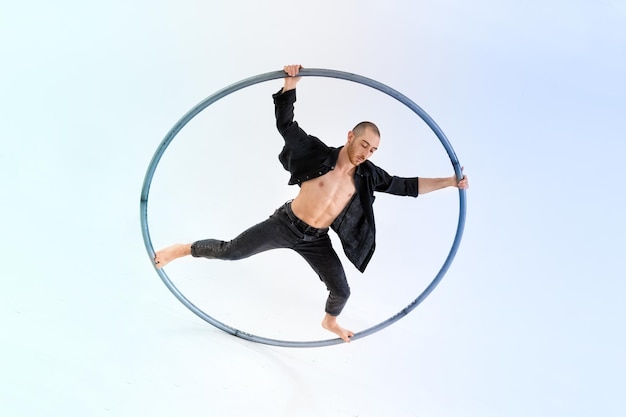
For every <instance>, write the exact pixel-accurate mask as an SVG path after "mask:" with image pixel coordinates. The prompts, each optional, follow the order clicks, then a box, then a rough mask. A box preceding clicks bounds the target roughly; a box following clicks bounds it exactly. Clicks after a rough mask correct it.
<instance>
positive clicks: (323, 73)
mask: <svg viewBox="0 0 626 417" xmlns="http://www.w3.org/2000/svg"><path fill="white" fill-rule="evenodd" d="M298 75H299V76H304V77H327V78H337V79H341V80H347V81H352V82H355V83H358V84H363V85H365V86H368V87H371V88H374V89H376V90H379V91H381V92H383V93H385V94H387V95H389V96H391V97H393V98H395V99H396V100H398V101H399V102H401V103H402V104H404V105H405V106H407V107H408V108H409V109H411V110H412V111H413V112H414V113H415V114H417V115H418V116H419V117H420V118H421V119H422V120H423V121H424V122H425V123H426V124H427V125H428V126H429V127H430V128H431V130H432V131H433V132H434V133H435V135H437V137H438V138H439V141H440V142H441V144H442V145H443V147H444V148H445V150H446V152H447V153H448V157H449V158H450V162H451V163H452V166H453V167H454V172H455V174H456V176H457V178H458V179H459V180H460V179H462V178H463V173H462V170H461V165H460V164H459V161H458V158H457V157H456V154H455V153H454V150H453V149H452V146H451V145H450V142H449V141H448V139H447V138H446V136H445V134H444V133H443V131H442V130H441V129H440V128H439V126H437V124H436V123H435V121H434V120H433V119H432V118H431V117H430V116H429V115H428V114H427V113H426V112H425V111H424V110H423V109H422V108H421V107H419V106H418V105H417V104H415V103H414V102H413V101H411V100H410V99H409V98H408V97H406V96H404V95H403V94H401V93H400V92H398V91H396V90H394V89H393V88H391V87H388V86H386V85H385V84H382V83H380V82H378V81H375V80H372V79H370V78H366V77H363V76H360V75H356V74H352V73H348V72H343V71H336V70H329V69H302V70H300V72H299V74H298ZM284 77H285V73H284V72H283V71H274V72H268V73H265V74H260V75H256V76H254V77H250V78H246V79H244V80H241V81H239V82H237V83H235V84H232V85H230V86H228V87H226V88H223V89H221V90H219V91H217V92H216V93H214V94H213V95H211V96H209V97H207V98H206V99H204V100H203V101H201V102H200V103H198V104H197V105H196V106H195V107H193V108H192V109H191V110H189V111H188V112H187V113H186V114H185V115H184V116H183V117H182V118H181V119H180V120H179V121H178V122H177V123H176V124H175V125H174V126H173V127H172V129H170V131H169V132H168V133H167V135H165V138H163V141H161V144H160V145H159V147H158V148H157V150H156V152H155V154H154V156H153V157H152V160H151V161H150V165H149V166H148V170H147V172H146V176H145V179H144V182H143V188H142V190H141V202H140V218H141V231H142V234H143V240H144V243H145V246H146V250H147V252H148V256H149V257H150V259H151V260H153V259H154V256H155V252H154V248H153V247H152V240H151V239H150V232H149V228H148V194H149V192H150V185H151V183H152V178H153V176H154V172H155V171H156V168H157V166H158V164H159V161H160V160H161V157H162V156H163V153H164V152H165V150H166V149H167V147H168V146H169V144H170V143H171V142H172V140H174V137H176V135H177V134H178V132H180V130H181V129H182V128H183V127H184V126H185V125H186V124H187V123H188V122H189V121H190V120H191V119H193V118H194V117H195V116H196V115H198V113H200V112H201V111H202V110H204V109H205V108H207V107H209V106H210V105H211V104H213V103H215V102H216V101H218V100H220V99H222V98H224V97H226V96H227V95H229V94H232V93H234V92H235V91H238V90H241V89H243V88H246V87H249V86H251V85H254V84H258V83H262V82H265V81H270V80H275V79H280V78H284ZM465 212H466V197H465V191H464V190H461V189H459V220H458V226H457V230H456V234H455V237H454V241H453V243H452V247H451V248H450V252H449V253H448V256H447V257H446V259H445V261H444V263H443V265H442V267H441V269H440V270H439V272H438V273H437V275H436V276H435V278H434V279H433V280H432V281H431V283H430V284H429V285H428V286H427V287H426V289H425V290H424V291H422V293H421V294H419V295H418V296H417V298H416V299H415V300H413V301H412V302H411V303H410V304H409V305H407V306H406V307H405V308H403V309H402V310H400V311H399V312H398V313H396V314H395V315H393V316H392V317H390V318H388V319H387V320H385V321H382V322H380V323H378V324H376V325H375V326H372V327H370V328H368V329H365V330H362V331H360V332H357V333H355V335H354V336H353V337H352V338H351V340H356V339H360V338H363V337H365V336H369V335H371V334H373V333H375V332H377V331H379V330H382V329H384V328H385V327H387V326H389V325H391V324H392V323H394V322H396V321H398V320H400V319H401V318H402V317H404V316H406V315H407V314H408V313H410V312H411V311H412V310H413V309H415V307H417V306H418V305H419V304H420V303H421V302H422V301H424V299H425V298H426V297H428V295H429V294H430V293H431V292H432V291H433V290H434V289H435V287H436V286H437V285H438V284H439V282H440V281H441V280H442V279H443V277H444V275H445V274H446V272H447V271H448V268H449V267H450V265H451V264H452V261H453V259H454V257H455V255H456V252H457V251H458V248H459V245H460V243H461V238H462V236H463V229H464V227H465ZM155 270H156V271H157V274H158V275H159V277H161V280H162V281H163V282H164V283H165V285H166V286H167V288H169V290H170V291H171V292H172V293H173V294H174V296H176V298H178V300H179V301H180V302H181V303H183V304H184V305H185V306H186V307H187V308H188V309H190V310H191V311H192V312H193V313H195V314H196V315H197V316H198V317H200V318H201V319H203V320H205V321H206V322H208V323H210V324H212V325H213V326H215V327H217V328H218V329H220V330H223V331H225V332H227V333H230V334H232V335H233V336H237V337H240V338H242V339H246V340H249V341H251V342H257V343H263V344H267V345H273V346H282V347H322V346H330V345H335V344H339V343H344V342H343V340H342V339H340V338H336V339H327V340H316V341H289V340H277V339H270V338H266V337H262V336H256V335H253V334H250V333H246V332H243V331H241V330H238V329H235V328H233V327H230V326H228V325H226V324H224V323H222V322H220V321H218V320H216V319H214V318H213V317H211V316H210V315H208V314H206V313H205V312H204V311H202V310H201V309H200V308H198V307H197V306H195V305H194V304H193V303H192V302H191V301H189V300H188V299H187V298H186V297H185V296H184V295H183V294H182V293H181V292H180V291H179V290H178V288H176V286H175V285H174V284H173V283H172V281H171V280H170V279H169V277H168V276H167V274H166V273H165V271H164V270H163V269H157V268H156V267H155Z"/></svg>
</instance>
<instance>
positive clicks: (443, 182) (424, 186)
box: [417, 175, 469, 195]
mask: <svg viewBox="0 0 626 417" xmlns="http://www.w3.org/2000/svg"><path fill="white" fill-rule="evenodd" d="M446 187H457V188H460V189H462V190H467V189H468V188H469V181H468V179H467V177H466V176H465V175H463V179H462V180H461V181H457V179H456V175H453V176H451V177H445V178H422V177H420V178H418V180H417V189H418V190H419V193H420V195H421V194H426V193H429V192H431V191H436V190H440V189H442V188H446Z"/></svg>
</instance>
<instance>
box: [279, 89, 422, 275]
mask: <svg viewBox="0 0 626 417" xmlns="http://www.w3.org/2000/svg"><path fill="white" fill-rule="evenodd" d="M272 97H273V98H274V109H275V113H276V127H277V128H278V131H279V132H280V134H281V135H282V136H283V138H284V139H285V146H284V147H283V149H282V152H281V153H280V154H279V156H278V159H279V160H280V162H281V163H282V164H283V167H284V168H285V169H286V170H287V171H289V173H290V174H291V178H290V179H289V185H293V184H298V185H300V184H302V183H303V182H305V181H307V180H310V179H312V178H316V177H319V176H321V175H324V174H326V173H327V172H328V171H330V170H331V169H334V168H335V164H336V163H337V157H338V156H339V150H340V149H341V147H339V148H334V147H330V146H327V145H326V144H324V142H322V141H321V140H320V139H318V138H316V137H315V136H311V135H308V134H307V133H306V132H305V131H304V130H302V129H301V128H300V127H299V126H298V122H296V121H294V120H293V118H294V103H295V102H296V90H289V91H286V92H285V93H282V92H281V91H279V92H278V93H276V94H274V95H273V96H272ZM354 185H355V187H356V193H355V194H354V196H353V197H352V200H351V201H350V203H348V205H347V206H346V208H345V209H344V210H343V211H342V212H341V214H339V216H337V218H336V219H335V221H334V222H333V224H332V225H331V228H332V229H333V230H334V231H335V232H336V233H337V235H338V236H339V239H340V240H341V244H342V245H343V250H344V252H345V254H346V256H347V257H348V259H349V260H350V262H352V263H353V264H354V266H356V267H357V269H358V270H359V271H361V272H363V271H365V268H366V267H367V264H368V263H369V261H370V259H371V258H372V255H373V254H374V249H375V248H376V226H375V223H374V210H373V207H372V206H373V204H374V199H375V198H376V197H375V196H374V191H380V192H383V193H389V194H395V195H401V196H413V197H417V195H418V189H417V177H414V178H401V177H396V176H392V175H389V174H388V173H387V172H385V170H383V169H382V168H379V167H377V166H376V165H374V164H373V163H372V162H370V161H365V162H363V163H362V164H360V165H358V166H357V168H356V172H355V174H354Z"/></svg>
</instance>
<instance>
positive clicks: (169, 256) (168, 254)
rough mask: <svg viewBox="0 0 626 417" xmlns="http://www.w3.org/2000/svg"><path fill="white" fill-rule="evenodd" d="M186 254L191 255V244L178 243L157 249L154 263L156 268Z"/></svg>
mask: <svg viewBox="0 0 626 417" xmlns="http://www.w3.org/2000/svg"><path fill="white" fill-rule="evenodd" d="M187 255H191V245H190V244H182V243H179V244H176V245H172V246H168V247H167V248H165V249H161V250H160V251H158V252H157V253H156V254H155V255H154V264H155V265H156V267H157V268H163V267H164V266H165V265H167V264H169V263H170V262H172V261H173V260H174V259H178V258H182V257H183V256H187Z"/></svg>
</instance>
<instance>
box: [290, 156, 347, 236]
mask: <svg viewBox="0 0 626 417" xmlns="http://www.w3.org/2000/svg"><path fill="white" fill-rule="evenodd" d="M353 176H354V167H353V168H352V169H349V170H343V169H339V166H337V167H336V169H334V170H331V171H329V172H328V173H327V174H325V175H322V176H321V177H317V178H314V179H312V180H309V181H306V182H303V183H302V186H301V187H300V192H299V193H298V196H297V197H296V198H295V199H294V200H293V202H292V203H291V209H292V210H293V212H294V214H295V215H296V216H297V217H298V218H299V219H300V220H302V221H304V222H305V223H306V224H308V225H309V226H313V227H317V228H324V227H329V226H330V225H331V224H332V222H333V221H334V220H335V218H336V217H337V216H338V215H339V214H340V213H341V211H342V210H343V209H344V208H345V207H346V205H347V204H348V203H349V202H350V199H351V198H352V196H353V195H354V192H355V187H354V177H353Z"/></svg>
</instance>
